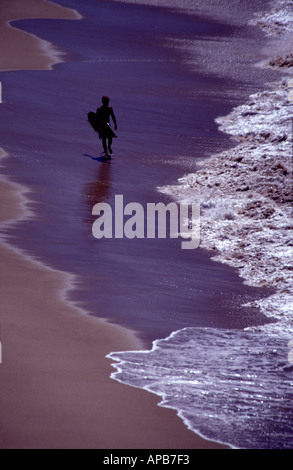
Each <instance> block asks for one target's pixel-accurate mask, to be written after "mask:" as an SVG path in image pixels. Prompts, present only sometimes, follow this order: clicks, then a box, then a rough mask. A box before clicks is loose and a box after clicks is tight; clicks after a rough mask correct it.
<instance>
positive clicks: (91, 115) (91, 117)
mask: <svg viewBox="0 0 293 470" xmlns="http://www.w3.org/2000/svg"><path fill="white" fill-rule="evenodd" d="M87 118H88V122H89V123H90V125H91V126H92V128H93V129H94V131H95V132H98V129H97V120H96V113H94V112H93V111H90V112H89V113H88V114H87Z"/></svg>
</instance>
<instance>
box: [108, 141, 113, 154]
mask: <svg viewBox="0 0 293 470" xmlns="http://www.w3.org/2000/svg"><path fill="white" fill-rule="evenodd" d="M112 140H113V139H112V137H109V139H108V149H109V152H110V153H113V151H112Z"/></svg>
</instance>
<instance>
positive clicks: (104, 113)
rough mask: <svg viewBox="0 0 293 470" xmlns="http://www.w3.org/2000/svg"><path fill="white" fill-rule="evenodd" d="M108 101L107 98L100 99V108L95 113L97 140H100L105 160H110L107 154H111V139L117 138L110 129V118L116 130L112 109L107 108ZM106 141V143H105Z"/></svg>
mask: <svg viewBox="0 0 293 470" xmlns="http://www.w3.org/2000/svg"><path fill="white" fill-rule="evenodd" d="M109 102H110V99H109V98H108V97H107V96H103V98H102V106H100V107H99V108H98V109H97V111H96V123H97V131H98V133H99V138H100V139H101V140H102V143H103V149H104V151H105V158H111V157H110V155H109V153H113V152H112V139H113V137H117V136H116V135H115V133H114V132H113V130H112V129H111V127H110V117H111V118H112V120H113V123H114V126H115V130H117V122H116V118H115V115H114V111H113V108H111V107H110V106H109ZM107 141H108V142H107Z"/></svg>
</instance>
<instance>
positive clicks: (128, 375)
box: [1, 0, 293, 448]
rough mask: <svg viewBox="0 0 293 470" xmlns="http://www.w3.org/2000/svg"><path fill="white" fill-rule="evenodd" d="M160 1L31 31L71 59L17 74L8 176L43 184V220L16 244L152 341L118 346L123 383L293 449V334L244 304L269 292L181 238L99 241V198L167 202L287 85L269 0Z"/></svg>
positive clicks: (243, 438)
mask: <svg viewBox="0 0 293 470" xmlns="http://www.w3.org/2000/svg"><path fill="white" fill-rule="evenodd" d="M142 3H144V4H145V5H143V6H141V5H142ZM155 3H156V4H157V6H156V8H152V7H150V5H151V6H154V2H151V1H150V2H148V1H146V2H144V1H137V2H131V1H130V2H116V1H105V0H101V1H99V2H96V0H85V1H83V2H81V1H79V0H60V4H62V5H64V6H68V7H73V8H76V9H77V10H79V11H80V12H81V13H82V14H83V15H84V20H83V21H80V22H79V21H76V22H74V24H73V23H71V22H67V21H64V22H55V21H50V20H48V21H42V20H40V21H34V20H27V21H24V22H21V23H19V26H22V27H23V28H24V29H26V30H28V31H31V32H33V33H34V34H37V35H39V36H41V37H44V36H45V39H47V40H49V41H51V42H52V43H54V44H56V45H57V46H58V47H60V48H61V49H62V50H65V51H67V52H68V57H67V59H68V61H67V62H66V63H64V64H60V65H58V66H56V67H55V69H54V71H53V72H43V71H42V72H38V71H34V72H29V71H28V72H13V73H9V72H8V73H5V74H2V77H1V81H2V84H3V99H4V101H5V103H4V106H2V105H1V118H2V121H3V122H2V124H3V126H2V128H3V137H2V139H1V142H2V143H1V145H2V144H3V146H4V147H5V149H6V150H8V151H9V152H10V153H11V155H12V158H11V159H10V161H9V162H8V161H7V165H6V167H5V169H4V172H5V173H6V174H7V175H9V176H10V177H11V178H13V179H15V180H17V181H20V182H21V183H23V184H25V185H27V186H28V188H29V190H30V192H29V194H28V195H29V197H30V199H31V204H30V207H31V208H32V209H33V210H34V212H35V217H34V218H33V219H32V220H29V221H25V222H23V223H21V224H18V225H17V226H15V227H13V229H12V230H9V231H7V233H6V236H7V237H8V238H9V240H10V241H11V242H12V243H14V244H16V245H17V246H20V247H21V248H22V249H23V250H25V251H26V252H27V253H28V254H29V255H30V256H33V257H36V258H38V259H41V260H43V261H45V262H46V263H48V264H50V265H52V266H54V267H56V268H58V269H61V270H66V271H69V272H71V273H73V274H74V275H76V282H75V289H74V291H72V292H71V294H70V295H71V299H73V300H74V301H76V302H78V304H79V305H80V306H81V307H83V308H85V310H87V311H88V312H89V313H91V314H94V315H95V314H96V315H98V316H102V317H104V318H107V319H108V320H110V321H114V322H117V323H120V324H123V325H125V326H127V327H129V328H132V329H134V330H136V331H137V332H138V334H139V335H140V336H141V337H142V339H143V340H144V341H145V343H146V345H150V347H151V344H152V343H153V348H152V349H150V350H146V351H137V352H131V353H130V352H120V353H118V352H112V353H111V354H110V355H109V357H111V358H112V359H113V360H114V361H115V362H114V366H115V367H116V369H117V372H114V373H113V375H112V377H113V378H114V379H116V380H119V381H121V382H123V383H125V384H128V385H131V386H135V387H141V388H146V389H148V390H150V391H152V392H153V393H157V394H159V395H160V396H162V404H163V406H170V407H172V408H174V409H176V410H177V411H178V413H179V415H180V417H181V418H182V419H183V420H184V422H185V423H186V425H187V426H188V427H190V428H191V429H193V430H194V431H195V432H200V433H201V434H202V435H204V436H206V437H208V438H210V439H213V440H217V441H221V442H225V443H229V444H230V445H232V446H235V447H255V448H257V447H259V448H261V447H265V448H269V447H275V448H278V447H280V448H283V447H284V448H288V447H290V445H291V446H292V405H291V404H290V402H291V403H292V396H290V393H291V390H292V377H293V375H292V374H293V372H292V366H291V362H290V361H289V357H291V356H289V354H290V347H288V342H289V340H290V334H288V331H285V332H284V329H281V330H280V332H278V333H276V331H275V330H274V331H271V332H270V333H265V332H264V331H263V330H262V329H261V327H262V325H264V324H268V325H269V326H271V325H273V324H274V323H272V322H271V321H270V320H269V319H268V318H266V316H265V315H264V314H263V313H262V312H260V311H259V309H258V308H255V307H253V308H251V307H247V306H245V304H247V303H249V302H250V301H252V300H255V299H259V298H263V297H264V296H265V295H267V294H268V292H266V290H262V289H259V288H254V287H253V286H247V285H243V283H242V280H241V279H240V278H239V276H238V274H237V272H236V270H235V269H231V268H229V267H228V266H226V265H224V264H222V263H215V262H214V261H211V260H210V256H209V255H208V254H207V253H206V252H205V251H204V250H195V251H194V252H193V253H192V254H191V253H189V254H188V255H187V254H186V253H183V250H180V247H178V246H177V241H176V240H175V241H173V240H163V241H162V243H160V242H158V240H131V241H129V240H104V241H101V242H98V241H97V240H94V239H93V237H92V235H91V227H92V223H93V221H94V220H95V218H93V217H92V214H91V211H92V207H93V205H94V204H96V203H97V202H100V201H104V202H105V201H107V202H109V203H112V202H113V198H114V195H115V194H123V195H124V197H125V201H126V202H132V201H136V202H141V203H142V204H145V203H146V202H153V201H155V202H158V201H159V200H163V201H165V200H166V199H165V198H164V196H162V193H161V192H160V191H158V190H157V188H159V187H163V186H165V187H167V185H172V184H174V183H175V182H177V179H178V178H179V177H181V176H182V174H183V173H186V172H189V171H192V170H193V169H194V167H195V163H196V161H197V159H200V158H205V157H207V156H209V154H210V153H211V152H214V151H219V150H221V149H223V148H226V147H229V146H231V143H230V141H229V138H228V137H227V136H225V135H224V134H222V133H221V132H219V129H218V126H217V124H216V122H215V118H216V117H217V116H219V115H220V114H223V113H224V114H225V113H228V112H229V111H231V107H232V106H237V105H239V104H241V103H242V102H243V101H244V100H245V99H246V98H247V97H248V96H249V94H250V93H251V92H256V91H258V90H259V89H260V87H261V84H262V83H263V82H265V81H266V80H269V79H271V78H272V77H273V76H277V72H274V71H266V70H264V71H261V70H260V69H257V68H255V69H254V68H250V67H249V65H251V64H252V62H254V60H255V56H254V48H255V41H256V40H258V41H259V44H260V45H264V44H265V40H264V37H263V35H262V34H261V33H260V32H257V29H256V28H254V27H252V26H248V22H249V19H250V18H251V16H252V15H253V13H254V12H255V11H258V10H260V9H262V8H264V7H267V6H269V3H270V2H263V1H258V0H247V1H237V2H235V1H234V0H233V1H232V0H231V1H229V2H223V1H220V0H213V1H202V2H201V1H198V2H195V1H192V0H190V1H186V2H185V1H176V0H174V1H172V3H171V2H170V3H169V2H168V4H167V6H170V7H171V9H169V8H166V7H165V6H166V5H165V6H163V3H160V1H157V2H155ZM73 32H74V34H73ZM261 47H262V46H261ZM103 94H109V95H110V97H111V104H113V106H114V109H115V112H116V116H117V119H118V139H117V142H115V143H114V146H113V147H114V158H113V162H111V164H108V165H105V164H102V162H101V147H100V142H97V139H96V136H94V135H93V134H92V131H91V129H90V128H89V126H88V123H87V122H86V113H87V111H89V110H90V109H94V108H95V106H97V105H98V104H100V97H101V95H103ZM182 109H184V112H183V111H182ZM12 129H13V131H12ZM15 129H17V132H16V131H15ZM182 194H183V193H182ZM170 198H171V199H172V195H171V197H169V198H168V201H169V200H170ZM253 327H257V328H258V329H255V331H246V330H245V328H253ZM290 441H291V444H290Z"/></svg>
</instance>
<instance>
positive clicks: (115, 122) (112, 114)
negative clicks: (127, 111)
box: [110, 108, 117, 131]
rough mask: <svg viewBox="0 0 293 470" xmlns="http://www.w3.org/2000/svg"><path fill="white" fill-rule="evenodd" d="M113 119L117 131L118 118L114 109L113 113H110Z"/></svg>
mask: <svg viewBox="0 0 293 470" xmlns="http://www.w3.org/2000/svg"><path fill="white" fill-rule="evenodd" d="M110 115H111V117H112V119H113V122H114V126H115V131H116V130H117V121H116V117H115V114H114V111H113V108H111V113H110Z"/></svg>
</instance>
